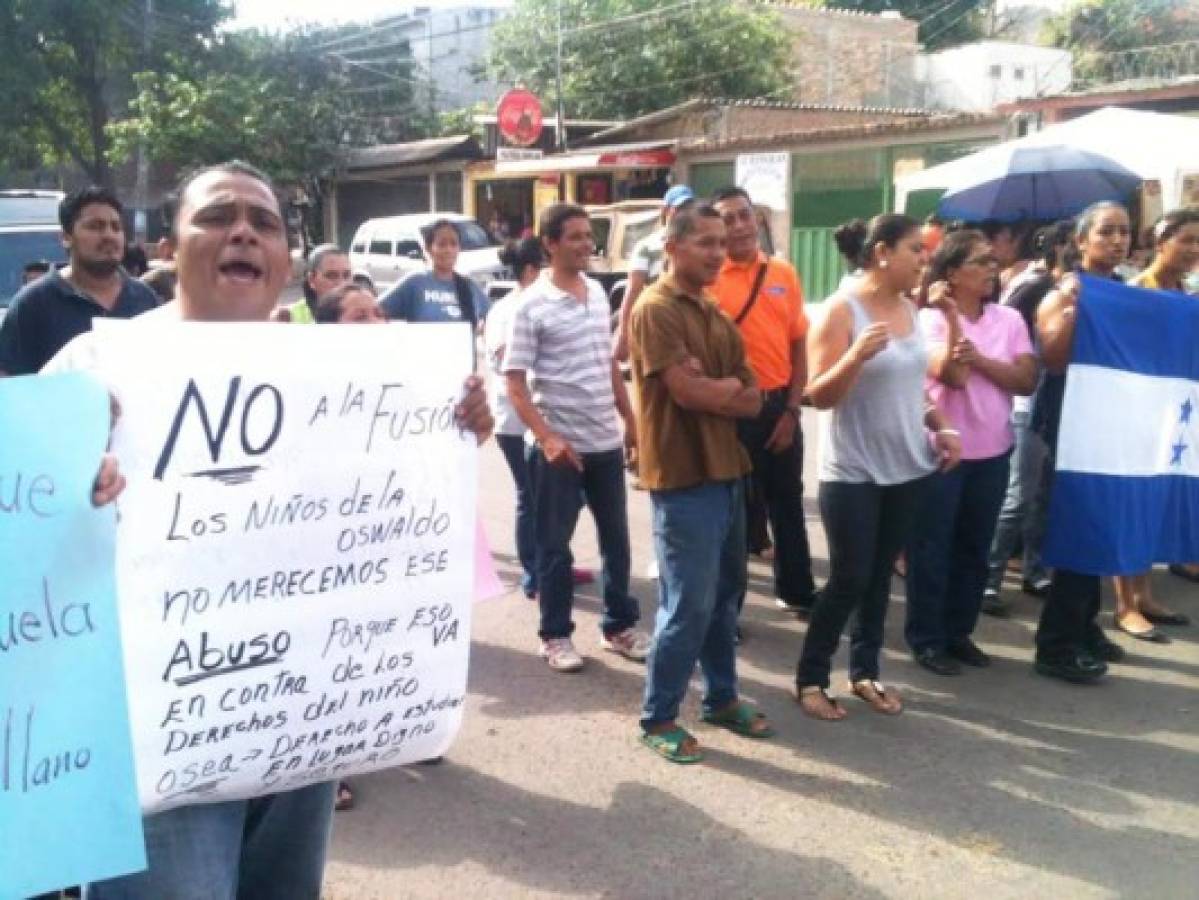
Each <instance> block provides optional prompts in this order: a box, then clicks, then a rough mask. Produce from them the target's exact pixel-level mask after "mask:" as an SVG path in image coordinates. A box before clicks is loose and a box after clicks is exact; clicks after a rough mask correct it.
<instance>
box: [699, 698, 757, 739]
mask: <svg viewBox="0 0 1199 900" xmlns="http://www.w3.org/2000/svg"><path fill="white" fill-rule="evenodd" d="M700 718H701V719H703V721H705V722H707V723H708V724H709V725H715V726H716V727H717V728H727V729H728V730H729V731H731V732H733V734H739V735H741V737H747V738H754V739H755V740H761V739H762V738H768V737H774V729H773V728H772V727H770V723H769V722H767V720H766V716H764V715H762V713H760V712H758V711H757V710H756V709H754V708H753V707H752V706H750V705H749V704H748V703H738V704H737V705H736V706H732V707H729V708H728V709H727V710H723V711H721V712H718V713H709V712H706V713H704V714H703V715H702V716H700ZM760 722H766V728H764V729H762V728H759V729H755V728H754V726H755V725H757V724H758V723H760Z"/></svg>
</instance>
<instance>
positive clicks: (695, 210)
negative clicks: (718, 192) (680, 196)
mask: <svg viewBox="0 0 1199 900" xmlns="http://www.w3.org/2000/svg"><path fill="white" fill-rule="evenodd" d="M700 219H717V220H719V219H720V213H719V211H718V210H717V209H716V207H715V206H713V205H712V204H711V203H696V202H695V201H692V200H688V201H687V202H686V203H682V204H680V205H679V206H678V208H677V210H676V212H675V214H674V218H673V219H671V220H670V224H669V225H667V226H666V239H667V240H668V241H675V242H677V241H681V240H683V239H684V238H685V237H687V236H688V235H689V234H692V233H693V232H695V230H696V229H697V228H699V220H700Z"/></svg>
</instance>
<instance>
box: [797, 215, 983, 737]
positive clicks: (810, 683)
mask: <svg viewBox="0 0 1199 900" xmlns="http://www.w3.org/2000/svg"><path fill="white" fill-rule="evenodd" d="M835 237H836V240H837V245H838V247H839V248H840V249H841V252H842V254H844V256H845V257H846V259H848V260H849V263H850V266H851V268H852V267H858V266H860V267H861V269H862V270H863V274H862V276H861V277H860V278H858V279H857V280H856V282H854V284H853V285H852V286H850V287H847V288H846V289H845V290H843V291H841V292H839V293H838V294H836V295H834V296H833V297H832V298H831V299H830V300H829V301H828V310H827V313H826V315H825V318H824V319H823V321H821V322H820V324H819V325H817V327H816V328H814V329H813V330H812V333H811V335H810V336H809V339H808V371H809V372H810V373H811V376H810V381H809V383H808V391H807V393H808V397H809V398H810V399H811V400H812V403H813V404H814V405H815V406H816V407H817V408H818V409H820V410H822V413H821V447H820V466H819V471H820V489H819V502H820V517H821V519H822V520H823V522H824V531H825V534H826V536H827V537H828V546H829V578H828V583H827V584H826V585H825V587H824V590H823V591H822V592H821V593H820V595H819V599H818V600H817V601H816V605H815V606H814V607H813V609H812V616H811V620H810V623H809V625H808V634H807V638H806V639H805V641H804V647H803V652H802V654H801V655H800V659H799V666H798V669H797V672H796V679H795V680H796V690H797V693H798V699H799V703H800V705H801V707H802V708H803V710H804V712H805V713H807V714H808V715H810V716H812V717H813V718H817V719H824V720H830V721H831V720H835V719H841V718H844V717H845V711H844V710H843V709H842V708H841V706H840V705H839V704H838V703H837V702H836V701H835V700H833V699H832V698H830V697H829V695H828V693H827V690H828V686H829V672H830V670H831V668H832V657H833V654H834V653H835V652H836V650H837V644H838V642H839V641H840V639H841V633H842V632H843V631H844V630H845V625H846V623H847V622H848V621H849V617H850V615H851V614H855V613H856V621H855V623H854V627H853V631H852V634H851V636H850V641H851V643H850V655H849V684H850V691H851V692H852V693H853V694H854V695H855V696H857V697H860V698H861V699H862V700H864V701H866V703H868V704H869V705H870V706H871V708H873V709H874V710H876V711H878V712H882V713H889V714H895V713H898V712H900V711H901V710H902V709H903V706H902V703H901V702H900V699H899V697H898V695H897V694H896V693H895V692H894V691H891V690H887V689H886V688H884V687H883V685H882V683H881V682H880V681H879V651H880V649H881V647H882V640H883V623H884V620H885V619H886V614H887V598H888V595H889V593H890V584H891V566H892V565H893V564H894V562H895V557H896V556H897V555H898V553H899V551H900V549H901V548H902V547H903V546H904V544H905V543H906V541H907V539H908V535H909V532H910V531H911V528H912V523H913V518H914V516H915V512H916V509H917V507H918V504H919V499H920V496H921V492H922V488H923V487H924V484H925V481H926V479H927V478H928V476H929V474H931V473H932V472H933V471H934V470H935V469H936V468H937V466H938V464H940V466H941V467H942V468H948V467H951V466H953V465H956V463H957V461H958V458H959V456H960V454H961V445H960V442H959V440H958V435H957V432H955V431H954V430H953V429H952V428H951V427H950V426H949V423H948V422H946V421H945V418H944V417H943V416H942V415H941V413H940V412H939V411H938V410H937V409H936V408H935V407H934V406H932V405H931V404H930V403H928V400H927V397H926V395H925V393H924V375H925V371H926V369H927V366H928V351H927V349H926V348H925V345H924V339H923V337H922V335H921V332H920V329H919V327H918V326H917V324H916V310H915V307H914V306H913V305H912V303H911V301H910V300H908V299H907V295H908V294H909V293H910V292H911V291H912V290H913V289H914V288H915V286H916V284H917V282H918V280H919V277H920V272H921V270H922V269H923V267H924V265H925V262H926V259H925V251H924V247H923V245H922V242H921V239H920V229H919V225H918V223H917V222H916V220H915V219H912V218H910V217H909V216H902V215H889V214H888V215H881V216H875V217H874V218H873V219H872V220H871V221H870V223H869V224H867V223H865V222H862V221H861V220H855V221H853V222H850V223H848V224H846V225H842V226H841V227H840V228H838V229H837V231H836V233H835ZM930 431H931V432H932V439H931V440H930V437H929V432H930Z"/></svg>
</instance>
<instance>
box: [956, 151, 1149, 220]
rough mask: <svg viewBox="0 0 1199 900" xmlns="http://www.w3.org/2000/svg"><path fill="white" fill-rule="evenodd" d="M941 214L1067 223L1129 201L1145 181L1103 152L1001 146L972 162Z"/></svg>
mask: <svg viewBox="0 0 1199 900" xmlns="http://www.w3.org/2000/svg"><path fill="white" fill-rule="evenodd" d="M969 159H970V161H971V165H970V166H969V167H962V168H960V169H959V170H958V171H957V172H956V173H954V176H955V177H954V178H953V180H952V182H951V183H950V184H949V185H948V190H946V192H945V196H943V197H942V198H941V202H940V203H939V204H938V205H937V212H938V213H939V214H940V215H941V217H942V218H945V219H962V220H964V221H967V222H982V221H985V220H988V219H991V220H995V221H999V222H1017V221H1020V220H1024V219H1041V220H1048V219H1062V218H1066V217H1068V216H1073V215H1075V214H1076V213H1079V212H1081V211H1082V210H1084V209H1086V207H1088V206H1090V205H1091V204H1092V203H1097V202H1099V201H1100V200H1119V201H1124V200H1126V199H1127V198H1128V195H1129V194H1131V193H1132V192H1133V191H1134V190H1136V188H1137V186H1138V185H1139V184H1140V182H1141V179H1140V176H1138V175H1137V174H1136V173H1135V172H1133V171H1132V170H1130V169H1127V168H1125V167H1124V166H1122V165H1120V164H1119V163H1118V162H1115V161H1114V160H1111V159H1109V158H1107V157H1106V156H1103V155H1101V154H1099V153H1093V152H1091V151H1089V150H1082V149H1080V148H1078V147H1073V146H1068V145H1065V144H1045V145H1033V146H1029V145H1027V144H1024V145H1021V144H1015V143H1009V144H1000V145H999V146H997V147H991V148H989V149H987V150H984V151H982V152H981V153H976V154H974V155H973V156H971V157H969Z"/></svg>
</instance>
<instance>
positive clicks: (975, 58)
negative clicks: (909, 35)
mask: <svg viewBox="0 0 1199 900" xmlns="http://www.w3.org/2000/svg"><path fill="white" fill-rule="evenodd" d="M917 72H918V74H919V78H920V80H921V81H923V82H924V85H925V106H928V107H930V108H933V109H954V110H965V111H969V112H985V111H988V110H991V109H993V108H994V107H995V106H996V105H998V104H1000V103H1009V102H1011V101H1013V100H1020V99H1023V98H1026V97H1036V96H1041V95H1045V94H1057V93H1061V92H1063V91H1065V90H1067V89H1068V88H1069V87H1070V80H1071V77H1072V66H1071V54H1070V52H1069V51H1068V50H1058V49H1055V48H1052V47H1038V46H1036V45H1033V44H1012V43H1007V42H1005V41H979V42H977V43H973V44H963V45H962V46H960V47H954V48H952V49H949V50H942V51H941V52H940V53H927V54H923V55H922V56H921V57H920V58H919V59H918V61H917Z"/></svg>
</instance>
